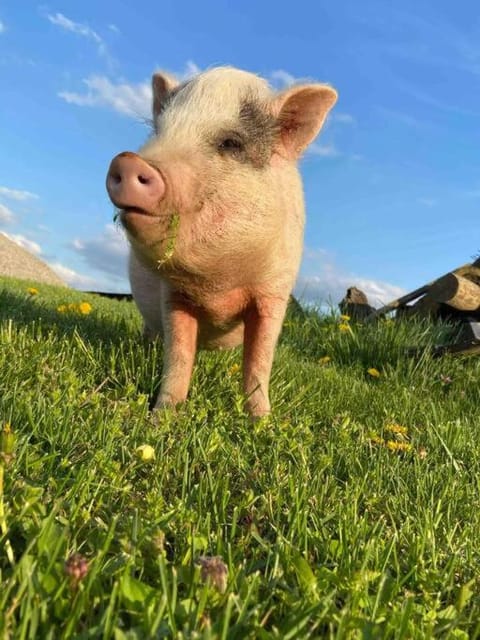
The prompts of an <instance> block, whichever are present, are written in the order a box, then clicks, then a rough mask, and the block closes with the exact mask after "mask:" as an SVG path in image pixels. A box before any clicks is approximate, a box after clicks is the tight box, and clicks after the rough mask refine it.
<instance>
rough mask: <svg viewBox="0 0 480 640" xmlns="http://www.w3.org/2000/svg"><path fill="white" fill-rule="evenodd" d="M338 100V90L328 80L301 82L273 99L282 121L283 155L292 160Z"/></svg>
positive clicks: (305, 145) (318, 128)
mask: <svg viewBox="0 0 480 640" xmlns="http://www.w3.org/2000/svg"><path fill="white" fill-rule="evenodd" d="M336 101H337V92H336V91H335V89H333V88H332V87H329V86H328V85H326V84H304V85H299V86H296V87H292V88H291V89H287V90H286V91H284V92H282V93H281V94H279V95H278V96H277V97H276V98H275V99H274V112H275V115H276V116H277V119H278V122H279V125H280V140H279V148H278V151H279V153H280V155H282V156H284V157H286V158H288V159H289V160H296V159H297V158H299V157H300V155H301V154H302V153H303V151H305V149H306V148H307V146H308V145H309V144H310V143H311V142H312V140H314V138H315V137H316V136H317V135H318V133H319V131H320V129H321V128H322V125H323V123H324V122H325V119H326V117H327V115H328V112H329V111H330V109H331V108H332V107H333V105H334V104H335V102H336Z"/></svg>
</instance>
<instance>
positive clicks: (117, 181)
mask: <svg viewBox="0 0 480 640" xmlns="http://www.w3.org/2000/svg"><path fill="white" fill-rule="evenodd" d="M112 178H113V181H114V182H115V184H120V183H121V181H122V176H121V175H120V174H119V173H114V174H112Z"/></svg>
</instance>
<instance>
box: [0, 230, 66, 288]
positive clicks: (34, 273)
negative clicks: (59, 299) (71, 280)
mask: <svg viewBox="0 0 480 640" xmlns="http://www.w3.org/2000/svg"><path fill="white" fill-rule="evenodd" d="M0 276H9V277H11V278H21V279H22V280H33V281H35V282H43V283H45V284H54V285H57V286H64V287H66V286H67V285H66V283H65V282H64V281H63V280H62V279H61V278H60V277H59V276H57V274H56V273H55V272H54V271H53V270H52V269H51V268H50V267H49V266H48V265H47V264H45V262H43V260H40V258H37V256H34V255H33V254H32V253H30V251H27V250H26V249H24V248H23V247H21V246H20V245H18V244H17V243H16V242H13V240H10V238H7V236H6V235H5V234H3V233H1V232H0Z"/></svg>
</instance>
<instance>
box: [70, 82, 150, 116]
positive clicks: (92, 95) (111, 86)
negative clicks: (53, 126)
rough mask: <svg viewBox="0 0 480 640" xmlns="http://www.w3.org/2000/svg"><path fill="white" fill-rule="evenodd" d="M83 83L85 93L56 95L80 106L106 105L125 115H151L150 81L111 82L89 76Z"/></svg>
mask: <svg viewBox="0 0 480 640" xmlns="http://www.w3.org/2000/svg"><path fill="white" fill-rule="evenodd" d="M83 82H84V84H85V85H86V86H87V88H88V91H87V93H84V94H80V93H74V92H70V91H61V92H60V93H59V94H58V95H59V96H60V98H63V99H64V100H65V101H66V102H68V103H70V104H76V105H77V106H80V107H85V106H86V107H108V108H110V109H113V110H114V111H117V112H118V113H121V114H123V115H126V116H130V117H132V118H137V119H148V118H149V117H150V115H151V103H152V90H151V87H150V82H141V83H139V84H129V83H127V82H121V83H118V84H115V83H113V82H112V81H111V80H109V79H108V78H107V77H106V76H97V75H94V76H90V77H89V78H86V79H85V80H84V81H83Z"/></svg>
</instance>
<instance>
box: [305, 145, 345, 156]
mask: <svg viewBox="0 0 480 640" xmlns="http://www.w3.org/2000/svg"><path fill="white" fill-rule="evenodd" d="M307 152H308V153H310V155H314V156H321V157H323V158H335V157H336V156H339V155H340V151H339V150H338V149H337V148H336V147H335V145H334V144H320V143H319V142H312V144H311V145H310V146H309V147H308V149H307Z"/></svg>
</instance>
